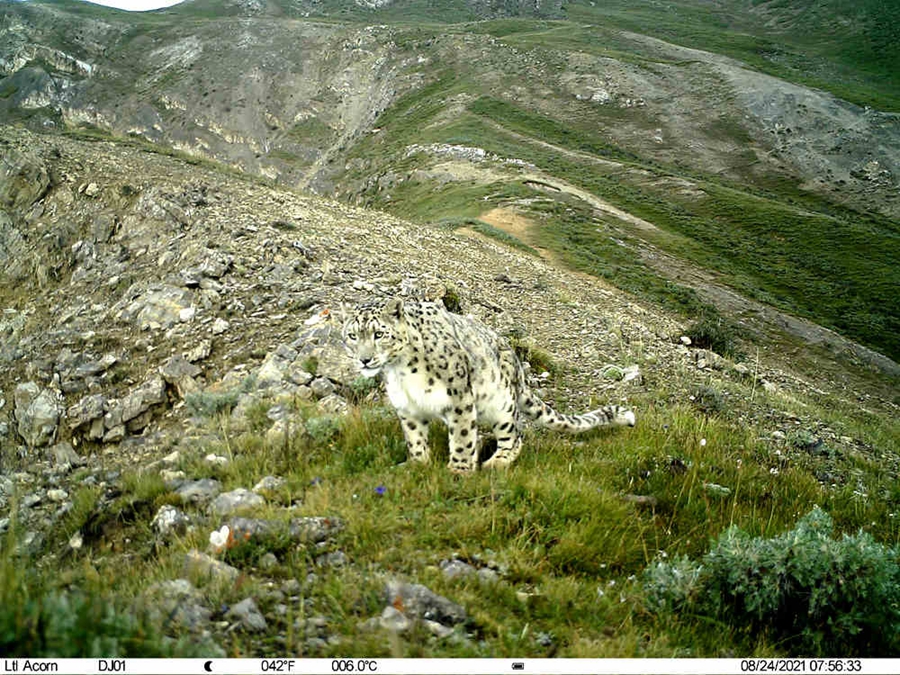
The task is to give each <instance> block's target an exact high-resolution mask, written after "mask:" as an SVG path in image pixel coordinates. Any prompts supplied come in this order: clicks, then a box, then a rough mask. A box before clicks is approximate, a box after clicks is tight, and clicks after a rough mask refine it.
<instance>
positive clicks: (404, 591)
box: [384, 580, 468, 626]
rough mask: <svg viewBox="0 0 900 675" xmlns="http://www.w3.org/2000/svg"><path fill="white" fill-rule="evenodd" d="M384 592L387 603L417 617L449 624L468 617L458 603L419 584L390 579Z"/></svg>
mask: <svg viewBox="0 0 900 675" xmlns="http://www.w3.org/2000/svg"><path fill="white" fill-rule="evenodd" d="M384 594H385V598H386V600H387V604H388V605H390V606H392V607H402V608H403V612H404V614H406V615H407V616H411V617H415V618H417V619H426V620H428V621H436V622H438V623H440V624H443V625H445V626H451V625H454V624H458V623H463V622H465V621H466V620H467V618H468V616H467V614H466V610H465V609H463V608H462V607H461V606H460V605H458V604H456V603H455V602H453V601H451V600H448V599H447V598H445V597H443V596H440V595H438V594H437V593H434V592H433V591H431V590H429V589H428V588H426V587H425V586H422V585H421V584H409V583H406V582H404V581H398V580H391V581H389V582H388V583H387V585H386V586H385V590H384Z"/></svg>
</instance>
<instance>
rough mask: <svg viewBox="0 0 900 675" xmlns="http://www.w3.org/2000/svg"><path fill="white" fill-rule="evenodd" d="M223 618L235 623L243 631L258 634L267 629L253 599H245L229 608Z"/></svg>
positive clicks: (264, 619) (264, 620)
mask: <svg viewBox="0 0 900 675" xmlns="http://www.w3.org/2000/svg"><path fill="white" fill-rule="evenodd" d="M225 618H227V619H231V620H232V621H237V622H238V623H239V624H240V626H241V627H242V628H243V629H245V630H249V631H254V632H259V631H264V630H265V629H266V628H268V624H267V623H266V618H265V617H264V616H263V615H262V612H260V611H259V608H258V607H257V606H256V602H255V601H254V600H253V598H245V599H244V600H241V601H240V602H239V603H238V604H236V605H234V606H233V607H231V609H229V610H228V612H226V613H225Z"/></svg>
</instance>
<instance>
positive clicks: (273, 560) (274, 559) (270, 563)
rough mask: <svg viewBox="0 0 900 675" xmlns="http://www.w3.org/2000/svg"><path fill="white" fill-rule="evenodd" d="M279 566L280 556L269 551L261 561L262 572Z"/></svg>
mask: <svg viewBox="0 0 900 675" xmlns="http://www.w3.org/2000/svg"><path fill="white" fill-rule="evenodd" d="M277 566H278V556H276V555H275V554H274V553H272V552H271V551H269V552H268V553H266V554H264V555H263V556H262V557H261V558H260V559H259V568H260V569H262V570H270V569H272V568H273V567H277Z"/></svg>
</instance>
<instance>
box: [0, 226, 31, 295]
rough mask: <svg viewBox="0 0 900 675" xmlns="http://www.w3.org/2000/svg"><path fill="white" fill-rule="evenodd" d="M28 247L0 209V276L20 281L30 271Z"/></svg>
mask: <svg viewBox="0 0 900 675" xmlns="http://www.w3.org/2000/svg"><path fill="white" fill-rule="evenodd" d="M29 253H30V248H29V245H28V241H27V240H26V239H25V237H23V236H22V233H21V232H20V231H19V228H17V227H16V226H15V225H14V224H13V221H12V218H10V217H9V216H8V215H7V213H6V212H5V211H3V210H2V209H0V278H2V279H4V280H6V281H8V282H16V281H22V280H25V279H27V278H28V276H29V274H30V273H31V265H30V262H31V261H30V256H29Z"/></svg>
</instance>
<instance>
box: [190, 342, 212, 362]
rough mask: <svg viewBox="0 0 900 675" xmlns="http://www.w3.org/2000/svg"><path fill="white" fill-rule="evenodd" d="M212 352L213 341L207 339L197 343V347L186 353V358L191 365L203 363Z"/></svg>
mask: <svg viewBox="0 0 900 675" xmlns="http://www.w3.org/2000/svg"><path fill="white" fill-rule="evenodd" d="M211 352H212V340H209V339H205V340H200V342H198V343H197V346H196V347H194V348H192V349H190V350H188V351H187V352H185V353H184V358H185V360H186V361H189V362H190V363H196V362H197V361H202V360H203V359H205V358H206V357H207V356H209V355H210V353H211Z"/></svg>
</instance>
